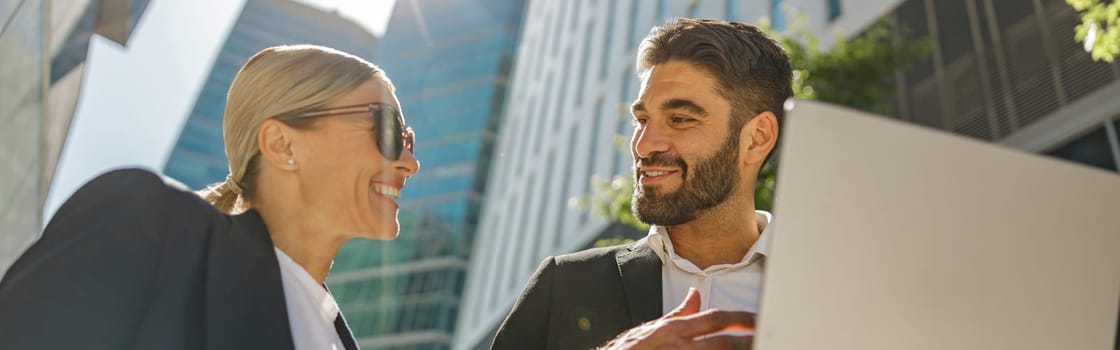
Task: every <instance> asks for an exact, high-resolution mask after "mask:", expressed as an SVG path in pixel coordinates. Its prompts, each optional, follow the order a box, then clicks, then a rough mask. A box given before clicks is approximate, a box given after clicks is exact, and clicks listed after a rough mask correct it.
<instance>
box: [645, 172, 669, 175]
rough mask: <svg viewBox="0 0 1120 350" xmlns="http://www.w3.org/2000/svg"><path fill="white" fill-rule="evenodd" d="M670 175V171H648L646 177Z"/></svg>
mask: <svg viewBox="0 0 1120 350" xmlns="http://www.w3.org/2000/svg"><path fill="white" fill-rule="evenodd" d="M668 173H669V172H668V171H646V172H645V174H646V176H661V175H665V174H668Z"/></svg>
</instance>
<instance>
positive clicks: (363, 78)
mask: <svg viewBox="0 0 1120 350" xmlns="http://www.w3.org/2000/svg"><path fill="white" fill-rule="evenodd" d="M375 78H381V79H383V80H384V81H385V82H386V83H387V84H389V88H390V89H392V84H391V83H390V82H389V79H388V77H386V76H385V74H384V72H383V71H381V69H380V68H378V67H377V66H376V65H374V64H373V63H370V62H368V61H366V60H363V59H361V58H359V57H357V56H354V55H351V54H348V53H345V52H342V51H338V50H335V49H331V48H327V47H322V46H315V45H290V46H274V47H270V48H267V49H264V50H261V52H258V53H257V54H256V55H253V57H252V58H249V61H248V62H246V63H245V65H244V66H242V67H241V70H240V71H238V72H237V76H236V77H235V78H234V79H233V84H231V85H230V87H229V95H228V96H227V98H226V110H225V114H224V116H223V118H222V119H223V120H222V138H223V139H224V142H225V149H226V158H228V159H229V175H228V176H226V179H225V181H223V182H219V183H216V184H213V185H210V186H209V187H207V188H206V189H203V190H201V191H199V195H201V196H202V198H203V199H205V200H206V201H207V202H210V204H212V205H214V207H215V208H217V209H218V210H219V211H221V212H223V213H226V214H236V213H240V212H243V211H245V210H247V209H248V208H249V207H250V206H251V205H250V203H251V202H252V200H253V199H254V195H255V194H256V189H257V188H256V172H257V171H256V168H257V164H256V163H257V158H258V155H259V154H260V148H259V146H258V144H257V130H258V129H259V128H260V126H261V124H262V123H264V121H265V120H268V119H272V118H276V119H277V120H279V121H281V122H283V123H284V124H286V125H288V126H291V127H293V128H297V129H306V128H308V127H310V126H311V121H310V120H307V119H299V118H297V116H298V115H300V114H302V113H306V112H308V111H311V110H315V109H319V108H322V107H324V106H325V105H326V104H327V103H329V102H330V101H331V100H334V99H335V98H338V97H340V96H342V95H345V94H347V93H349V92H351V91H353V90H354V89H355V88H357V87H358V86H359V85H361V84H363V83H365V82H367V81H370V80H371V79H375Z"/></svg>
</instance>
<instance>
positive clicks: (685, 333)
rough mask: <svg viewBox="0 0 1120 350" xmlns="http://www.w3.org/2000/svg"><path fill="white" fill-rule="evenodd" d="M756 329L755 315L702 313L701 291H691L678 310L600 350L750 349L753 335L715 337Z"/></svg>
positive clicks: (636, 328) (623, 335) (739, 312)
mask: <svg viewBox="0 0 1120 350" xmlns="http://www.w3.org/2000/svg"><path fill="white" fill-rule="evenodd" d="M753 330H754V315H752V314H750V313H749V312H743V311H719V310H714V309H713V310H707V311H704V312H700V292H698V291H696V289H689V291H688V296H686V297H685V298H684V302H682V303H681V305H680V306H678V307H677V308H676V309H674V310H673V311H671V312H669V313H668V314H666V315H665V316H662V317H661V318H659V319H656V320H653V321H649V322H646V323H644V324H642V325H640V326H637V327H634V328H631V329H630V330H628V331H626V332H624V333H622V334H621V335H619V336H618V337H617V338H615V339H614V340H611V341H610V343H607V345H604V346H602V347H600V348H599V349H600V350H621V349H750V348H751V341H752V340H753V337H752V336H749V335H746V336H744V335H712V334H715V333H719V332H722V331H753ZM709 335H711V336H709Z"/></svg>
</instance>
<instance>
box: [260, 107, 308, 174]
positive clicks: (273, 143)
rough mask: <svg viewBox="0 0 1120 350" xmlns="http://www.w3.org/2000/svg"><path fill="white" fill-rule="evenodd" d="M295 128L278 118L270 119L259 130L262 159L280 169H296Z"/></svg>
mask: <svg viewBox="0 0 1120 350" xmlns="http://www.w3.org/2000/svg"><path fill="white" fill-rule="evenodd" d="M295 136H296V135H295V130H293V129H292V128H291V127H290V126H287V125H284V123H281V122H280V121H278V120H275V119H268V120H265V121H264V123H261V127H260V129H258V130H257V146H258V147H259V148H260V150H261V158H262V159H261V161H262V162H264V163H265V164H269V165H271V166H274V167H276V168H280V169H288V170H291V169H295V168H296V166H297V165H298V164H296V163H297V162H296V157H295V146H294V140H295Z"/></svg>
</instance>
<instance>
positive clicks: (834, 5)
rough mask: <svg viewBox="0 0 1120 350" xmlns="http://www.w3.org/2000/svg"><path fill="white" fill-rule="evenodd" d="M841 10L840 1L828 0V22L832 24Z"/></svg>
mask: <svg viewBox="0 0 1120 350" xmlns="http://www.w3.org/2000/svg"><path fill="white" fill-rule="evenodd" d="M842 10H843V9H842V8H841V7H840V0H828V21H829V22H832V21H834V20H836V19H837V18H839V17H840V14H841V13H842Z"/></svg>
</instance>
